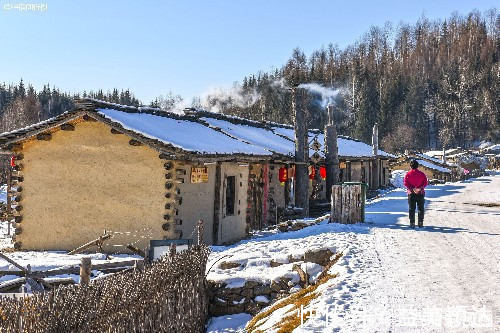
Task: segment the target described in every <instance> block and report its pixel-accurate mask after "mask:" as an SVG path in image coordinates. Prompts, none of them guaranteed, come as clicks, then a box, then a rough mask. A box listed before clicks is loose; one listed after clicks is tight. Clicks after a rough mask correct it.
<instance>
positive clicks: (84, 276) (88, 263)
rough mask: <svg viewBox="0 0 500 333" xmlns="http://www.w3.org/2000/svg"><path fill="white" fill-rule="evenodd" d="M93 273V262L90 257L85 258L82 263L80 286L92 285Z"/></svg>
mask: <svg viewBox="0 0 500 333" xmlns="http://www.w3.org/2000/svg"><path fill="white" fill-rule="evenodd" d="M91 272H92V260H91V259H90V257H83V258H82V259H81V262H80V284H81V285H88V284H89V283H90V273H91Z"/></svg>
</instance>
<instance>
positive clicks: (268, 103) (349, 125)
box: [207, 9, 500, 152]
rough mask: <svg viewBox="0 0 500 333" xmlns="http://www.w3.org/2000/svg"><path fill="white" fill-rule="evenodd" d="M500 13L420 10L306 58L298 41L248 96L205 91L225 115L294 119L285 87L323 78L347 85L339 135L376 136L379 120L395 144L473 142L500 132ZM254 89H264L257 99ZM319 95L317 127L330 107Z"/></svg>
mask: <svg viewBox="0 0 500 333" xmlns="http://www.w3.org/2000/svg"><path fill="white" fill-rule="evenodd" d="M499 57H500V15H499V14H498V12H497V10H496V9H491V10H489V11H487V12H485V13H480V12H478V11H473V12H471V13H470V14H468V15H466V16H461V15H458V14H456V13H455V14H453V15H451V17H449V18H448V19H445V20H428V19H426V18H421V19H419V20H418V22H417V23H415V24H414V25H409V24H399V25H398V26H397V27H393V26H392V24H390V23H387V24H386V25H385V26H384V27H382V28H380V27H372V28H371V29H370V30H369V31H368V32H367V33H366V34H365V35H364V36H363V37H362V38H360V39H359V40H358V41H357V42H355V43H354V44H352V45H349V46H347V47H345V48H344V49H340V48H339V47H338V46H336V45H333V44H330V45H328V46H327V47H323V48H321V49H319V50H317V51H314V52H313V53H312V54H311V55H310V56H309V57H307V56H306V55H305V54H304V53H303V52H302V51H301V50H300V49H295V50H294V51H293V53H292V56H291V57H290V59H289V60H288V61H287V62H286V64H285V65H284V66H282V67H281V68H278V69H275V70H273V71H262V72H259V73H258V74H256V75H250V76H246V77H244V78H243V80H242V82H241V83H236V84H235V87H234V90H238V91H240V92H241V94H242V96H241V97H238V98H235V97H234V95H229V96H227V95H226V96H222V98H220V97H219V96H218V94H213V95H212V96H210V95H209V96H208V97H207V102H208V104H209V105H214V106H217V107H219V108H220V110H221V111H222V112H224V113H229V114H233V115H238V116H243V117H248V118H253V119H257V120H260V119H267V120H272V121H277V122H286V123H292V113H291V112H292V111H291V98H290V90H289V89H283V84H282V83H283V81H284V82H285V84H286V85H287V86H292V85H294V84H301V83H318V84H320V85H322V86H325V87H331V88H332V89H339V96H338V98H337V101H336V107H337V110H338V111H337V117H338V119H337V126H338V131H339V133H341V134H345V135H350V136H353V137H355V138H357V139H361V140H363V141H365V142H369V141H370V136H371V128H372V126H373V125H374V124H375V123H378V124H379V128H380V131H379V133H380V137H381V142H382V146H383V147H384V148H385V149H387V150H390V151H396V152H397V151H402V150H404V149H428V148H441V147H442V146H443V145H444V146H446V147H451V146H462V147H466V146H469V145H470V144H471V143H472V142H474V141H479V140H485V139H487V140H493V141H499V140H500V110H499V107H500V63H499ZM255 96H258V98H256V97H255ZM319 97H320V96H311V103H310V108H309V110H310V112H311V124H310V126H311V127H316V128H322V127H323V126H324V125H325V121H326V113H325V110H324V104H323V105H321V103H318V100H319Z"/></svg>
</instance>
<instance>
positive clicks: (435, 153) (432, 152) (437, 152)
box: [424, 148, 461, 157]
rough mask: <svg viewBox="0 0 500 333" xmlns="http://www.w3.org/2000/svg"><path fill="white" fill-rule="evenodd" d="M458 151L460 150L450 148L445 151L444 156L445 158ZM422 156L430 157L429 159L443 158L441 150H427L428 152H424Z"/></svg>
mask: <svg viewBox="0 0 500 333" xmlns="http://www.w3.org/2000/svg"><path fill="white" fill-rule="evenodd" d="M460 150H461V148H451V149H448V150H445V154H446V156H448V155H449V154H452V153H456V152H458V151H460ZM424 154H425V155H427V156H431V157H436V156H443V151H442V150H429V151H427V152H425V153H424Z"/></svg>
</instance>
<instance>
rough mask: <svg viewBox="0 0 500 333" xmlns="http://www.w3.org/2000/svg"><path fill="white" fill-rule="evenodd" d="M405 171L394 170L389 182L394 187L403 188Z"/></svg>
mask: <svg viewBox="0 0 500 333" xmlns="http://www.w3.org/2000/svg"><path fill="white" fill-rule="evenodd" d="M405 175H406V171H404V170H394V171H392V172H391V179H390V182H391V184H392V185H393V186H394V187H397V188H404V187H405V186H404V184H403V182H404V179H405Z"/></svg>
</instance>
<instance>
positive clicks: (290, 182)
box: [184, 108, 395, 229]
mask: <svg viewBox="0 0 500 333" xmlns="http://www.w3.org/2000/svg"><path fill="white" fill-rule="evenodd" d="M184 112H185V113H186V115H190V116H192V117H195V118H196V119H198V120H199V121H201V122H204V123H206V124H207V125H208V126H210V127H211V128H213V129H214V130H218V131H222V132H224V133H226V134H227V135H229V136H231V137H233V138H235V139H238V140H240V141H242V142H246V143H249V144H251V145H253V146H257V147H261V148H264V149H266V150H268V151H270V152H273V153H274V157H273V158H272V159H270V161H269V163H268V164H258V163H253V164H251V167H250V184H249V187H250V188H249V193H251V198H255V199H254V200H257V201H256V202H255V201H252V199H251V198H250V200H249V209H250V210H251V209H262V210H263V212H261V214H251V216H252V220H251V221H250V222H249V223H250V226H251V227H252V228H253V229H259V228H261V227H262V226H265V225H267V224H273V223H276V222H277V220H278V218H279V214H278V211H280V209H282V208H284V207H288V206H291V205H293V204H294V198H293V195H292V194H293V187H294V179H293V174H294V170H293V167H294V158H293V156H294V152H295V145H294V139H295V132H294V128H293V126H289V125H284V124H277V123H271V122H257V121H253V120H249V119H243V118H240V117H234V116H228V115H224V114H220V113H213V112H209V111H204V110H197V109H192V108H191V109H186V110H185V111H184ZM313 141H316V142H317V143H318V144H319V155H320V159H319V161H318V163H317V164H313V163H311V166H310V167H309V169H310V175H309V177H310V179H311V180H310V186H309V188H310V195H311V197H312V199H313V200H312V201H311V202H312V203H313V204H314V202H315V201H322V202H325V201H328V199H327V198H326V183H325V179H324V178H322V177H315V174H318V175H324V167H323V165H324V142H325V136H324V134H323V133H322V132H321V131H319V130H310V131H309V142H310V143H312V142H313ZM311 146H312V144H311ZM337 146H338V155H339V161H340V177H341V179H340V181H341V182H348V181H353V182H365V183H367V184H368V185H369V188H371V189H377V188H380V187H386V186H389V178H390V177H389V175H390V171H389V161H390V160H392V159H393V158H395V156H393V155H391V154H389V153H386V152H384V151H382V150H381V149H378V147H373V146H371V145H369V144H366V143H364V142H361V141H358V140H354V139H352V138H349V137H345V136H338V138H337ZM309 153H310V156H312V155H313V154H314V153H315V150H313V149H312V148H311V149H310V151H309ZM375 166H377V168H376V167H375ZM316 170H317V171H316ZM283 174H285V175H287V176H288V177H285V178H283ZM252 181H254V183H253V184H252ZM254 184H255V185H258V184H261V185H262V186H255V185H254ZM255 203H261V204H262V205H260V204H255ZM261 207H262V208H261ZM254 219H258V220H254Z"/></svg>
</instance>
